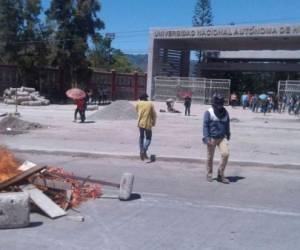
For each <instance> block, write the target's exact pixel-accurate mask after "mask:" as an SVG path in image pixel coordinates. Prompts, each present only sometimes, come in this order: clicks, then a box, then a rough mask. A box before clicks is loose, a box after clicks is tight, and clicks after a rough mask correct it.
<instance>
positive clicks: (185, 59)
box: [180, 50, 190, 77]
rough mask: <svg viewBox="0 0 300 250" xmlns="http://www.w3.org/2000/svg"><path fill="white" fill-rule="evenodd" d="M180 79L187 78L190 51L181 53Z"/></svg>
mask: <svg viewBox="0 0 300 250" xmlns="http://www.w3.org/2000/svg"><path fill="white" fill-rule="evenodd" d="M180 69H181V71H180V77H188V76H189V71H190V51H189V50H182V52H181V66H180Z"/></svg>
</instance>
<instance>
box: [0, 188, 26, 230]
mask: <svg viewBox="0 0 300 250" xmlns="http://www.w3.org/2000/svg"><path fill="white" fill-rule="evenodd" d="M29 214H30V207H29V195H28V194H25V193H23V192H19V193H0V228H1V229H9V228H20V227H26V226H28V225H29V223H30V221H29Z"/></svg>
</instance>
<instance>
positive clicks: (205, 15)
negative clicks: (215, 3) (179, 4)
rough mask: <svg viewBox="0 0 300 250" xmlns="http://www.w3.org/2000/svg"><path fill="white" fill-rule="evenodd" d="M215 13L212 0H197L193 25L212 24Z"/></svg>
mask: <svg viewBox="0 0 300 250" xmlns="http://www.w3.org/2000/svg"><path fill="white" fill-rule="evenodd" d="M212 22H213V15H212V9H211V4H210V0H197V3H196V5H195V10H194V16H193V26H211V25H212Z"/></svg>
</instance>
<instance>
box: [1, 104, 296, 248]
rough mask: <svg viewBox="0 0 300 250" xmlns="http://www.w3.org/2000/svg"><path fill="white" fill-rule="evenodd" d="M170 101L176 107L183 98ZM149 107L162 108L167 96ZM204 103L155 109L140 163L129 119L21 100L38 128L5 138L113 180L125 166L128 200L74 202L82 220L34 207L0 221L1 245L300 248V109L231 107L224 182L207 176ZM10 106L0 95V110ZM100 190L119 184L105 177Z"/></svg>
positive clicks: (42, 159)
mask: <svg viewBox="0 0 300 250" xmlns="http://www.w3.org/2000/svg"><path fill="white" fill-rule="evenodd" d="M176 105H177V106H175V107H176V108H177V109H180V110H181V111H182V104H180V103H177V104H176ZM155 107H156V109H157V111H159V110H160V109H162V108H165V104H164V103H159V102H155ZM100 108H102V107H100ZM207 108H208V106H203V105H198V104H196V105H193V108H192V114H193V116H191V117H185V116H184V115H183V114H182V113H181V114H169V113H159V112H158V124H157V127H155V129H154V137H153V143H152V144H151V147H150V151H151V153H152V154H155V155H156V156H157V161H156V162H154V163H146V162H141V161H140V160H139V159H138V155H137V152H138V149H137V140H138V134H137V129H136V121H135V120H127V121H107V120H97V121H95V122H94V123H85V124H79V123H72V118H73V111H74V106H73V105H51V106H48V107H20V108H19V110H20V113H21V115H22V117H21V118H22V119H24V120H26V121H30V122H39V123H41V124H43V125H44V128H43V129H39V130H31V131H29V133H25V134H19V135H1V144H2V145H5V146H8V147H10V148H11V149H14V150H13V151H14V152H15V153H17V155H18V156H19V157H21V158H23V159H27V160H30V161H33V162H36V163H39V164H47V165H50V166H57V167H63V168H64V169H65V170H70V171H73V172H74V173H75V174H76V175H79V176H82V177H86V176H88V175H91V176H92V178H95V179H103V180H106V181H112V182H116V183H119V181H120V178H121V175H122V174H123V173H125V172H130V173H133V174H134V175H135V185H134V195H133V199H132V200H131V201H127V202H121V201H119V200H115V199H97V200H94V201H90V202H87V203H85V204H83V205H82V206H81V207H79V208H78V210H79V211H80V214H81V215H83V216H84V217H85V221H84V222H76V221H72V220H70V219H68V218H67V217H63V218H59V219H56V220H50V219H48V218H47V217H45V216H42V215H40V214H32V215H31V222H32V224H31V227H29V228H24V229H18V230H2V231H1V237H0V250H2V249H3V250H7V249H17V250H19V249H24V250H25V249H26V250H28V249H30V250H31V249H34V250H35V249H36V250H39V249H51V250H52V249H55V250H59V249H75V250H76V249H78V250H81V249H87V250H89V249H104V250H107V249H109V250H114V249H130V250H133V249H146V250H148V249H154V250H156V249H180V250H181V249H187V250H190V249H222V250H223V249H272V250H273V249H275V250H276V249H280V250H281V249H297V248H298V245H299V243H300V239H299V231H300V209H299V208H300V199H299V192H300V182H299V179H300V171H299V170H300V168H299V167H300V158H299V148H300V128H299V118H296V117H294V116H288V115H287V114H273V113H271V114H267V115H266V116H263V115H262V114H260V113H259V114H253V113H252V112H250V111H248V110H246V111H244V110H242V109H240V108H237V109H232V108H231V107H228V110H229V112H230V115H231V118H234V121H233V122H232V140H231V141H230V148H231V155H230V162H229V165H228V170H227V175H228V176H229V179H230V181H231V183H230V184H229V185H224V184H220V183H218V182H217V181H214V182H213V183H208V182H206V180H205V176H206V173H205V167H204V164H203V160H204V159H205V147H204V146H203V144H202V143H201V137H202V116H203V112H204V111H205V109H207ZM10 111H13V107H12V106H5V105H0V112H1V113H2V112H10ZM94 112H95V111H89V112H88V114H87V115H91V114H93V113H94ZM26 152H27V153H26ZM105 155H110V157H104V156H105ZM79 156H81V157H79ZM218 158H219V154H216V159H217V160H218ZM215 172H216V168H215ZM215 174H216V173H215ZM104 193H105V194H117V193H118V190H114V189H112V188H109V187H105V190H104ZM69 214H70V215H76V214H77V212H76V211H72V210H70V211H69Z"/></svg>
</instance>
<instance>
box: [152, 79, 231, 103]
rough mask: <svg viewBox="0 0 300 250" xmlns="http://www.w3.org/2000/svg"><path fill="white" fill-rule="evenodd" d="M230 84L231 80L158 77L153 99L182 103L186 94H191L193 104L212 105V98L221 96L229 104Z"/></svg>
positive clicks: (155, 80)
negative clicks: (215, 95) (216, 95)
mask: <svg viewBox="0 0 300 250" xmlns="http://www.w3.org/2000/svg"><path fill="white" fill-rule="evenodd" d="M230 83H231V81H230V80H229V79H207V78H197V77H166V76H156V77H155V78H154V89H153V91H154V96H153V97H154V99H155V100H160V101H165V100H167V99H168V98H172V99H174V100H177V101H182V100H183V98H184V96H185V95H186V94H191V95H192V99H193V102H199V103H204V104H211V100H212V96H213V95H214V94H221V95H222V96H223V97H224V98H225V103H226V104H229V97H230Z"/></svg>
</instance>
